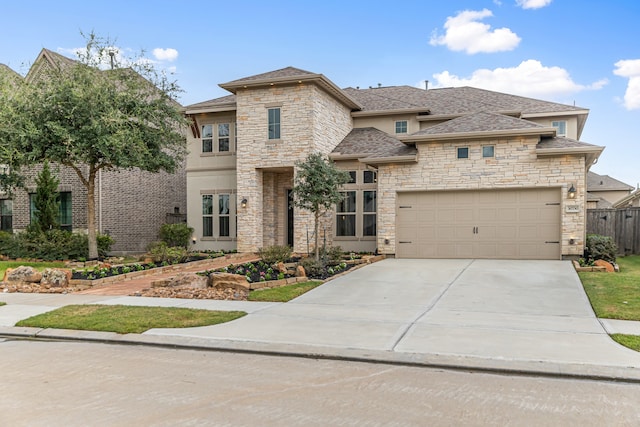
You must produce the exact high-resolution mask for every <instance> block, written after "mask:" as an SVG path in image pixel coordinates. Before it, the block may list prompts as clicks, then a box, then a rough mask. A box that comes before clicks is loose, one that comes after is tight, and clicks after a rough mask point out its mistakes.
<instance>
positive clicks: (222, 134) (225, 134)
mask: <svg viewBox="0 0 640 427" xmlns="http://www.w3.org/2000/svg"><path fill="white" fill-rule="evenodd" d="M229 137H230V133H229V123H218V152H220V153H222V152H225V151H229Z"/></svg>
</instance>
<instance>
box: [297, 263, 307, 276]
mask: <svg viewBox="0 0 640 427" xmlns="http://www.w3.org/2000/svg"><path fill="white" fill-rule="evenodd" d="M306 276H307V272H306V271H305V270H304V267H303V266H301V265H299V266H297V267H296V277H306Z"/></svg>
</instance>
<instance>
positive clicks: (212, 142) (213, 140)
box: [200, 119, 238, 156]
mask: <svg viewBox="0 0 640 427" xmlns="http://www.w3.org/2000/svg"><path fill="white" fill-rule="evenodd" d="M237 129H238V124H237V122H236V121H234V120H230V119H226V120H225V119H217V120H213V121H207V122H205V123H202V124H201V125H200V131H201V133H200V141H201V144H200V150H201V151H200V156H225V155H229V154H232V153H235V151H236V147H237ZM225 131H226V132H225ZM225 133H226V134H228V135H225ZM221 144H223V145H221ZM224 144H226V148H227V150H224V149H223V148H224Z"/></svg>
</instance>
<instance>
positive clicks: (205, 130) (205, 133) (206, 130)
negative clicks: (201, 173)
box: [202, 125, 213, 153]
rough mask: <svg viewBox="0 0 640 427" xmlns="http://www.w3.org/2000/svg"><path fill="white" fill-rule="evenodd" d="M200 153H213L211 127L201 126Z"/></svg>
mask: <svg viewBox="0 0 640 427" xmlns="http://www.w3.org/2000/svg"><path fill="white" fill-rule="evenodd" d="M202 152H203V153H213V125H203V126H202Z"/></svg>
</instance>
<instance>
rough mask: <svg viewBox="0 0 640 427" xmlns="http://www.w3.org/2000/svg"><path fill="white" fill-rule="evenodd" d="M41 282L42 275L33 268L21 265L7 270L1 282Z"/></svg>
mask: <svg viewBox="0 0 640 427" xmlns="http://www.w3.org/2000/svg"><path fill="white" fill-rule="evenodd" d="M40 280H42V274H41V273H39V272H38V271H36V269H35V268H33V267H25V266H23V265H21V266H20V267H17V268H7V271H5V273H4V279H3V282H20V283H38V282H39V281H40Z"/></svg>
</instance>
